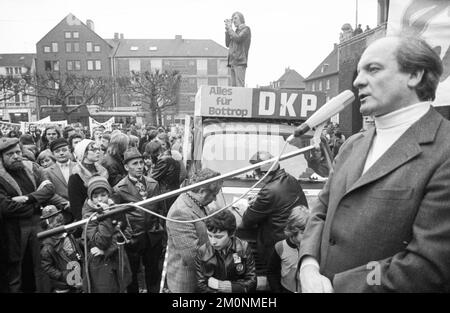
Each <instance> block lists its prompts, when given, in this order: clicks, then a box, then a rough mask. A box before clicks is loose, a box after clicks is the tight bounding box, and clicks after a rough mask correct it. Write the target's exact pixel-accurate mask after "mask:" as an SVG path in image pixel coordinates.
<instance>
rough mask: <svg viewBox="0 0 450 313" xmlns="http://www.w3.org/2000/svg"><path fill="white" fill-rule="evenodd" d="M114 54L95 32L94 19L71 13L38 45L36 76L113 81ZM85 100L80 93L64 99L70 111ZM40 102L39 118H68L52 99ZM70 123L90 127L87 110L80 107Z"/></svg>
mask: <svg viewBox="0 0 450 313" xmlns="http://www.w3.org/2000/svg"><path fill="white" fill-rule="evenodd" d="M112 52H113V47H112V46H111V45H109V43H108V42H107V41H105V40H104V39H103V38H101V37H100V36H99V35H98V34H97V33H95V31H94V23H93V22H92V21H91V20H87V21H86V23H83V22H81V21H80V20H79V19H78V18H77V17H75V16H74V15H73V14H69V15H67V16H66V17H65V18H64V19H63V20H62V21H61V22H60V23H58V24H57V25H56V26H55V27H54V28H53V29H52V30H50V31H49V32H48V33H47V34H46V35H45V36H44V37H43V38H42V39H41V40H39V41H38V43H37V44H36V76H37V77H48V75H53V77H55V78H56V79H55V80H63V79H64V77H65V75H71V74H74V75H76V76H79V77H83V76H84V77H105V78H110V77H111V75H112V71H111V54H112ZM61 84H63V82H61ZM84 100H85V99H83V96H82V95H81V94H76V93H75V94H73V95H70V96H67V97H65V99H64V101H65V103H66V105H67V107H68V108H69V109H70V108H76V107H77V106H78V105H80V104H82V103H84V102H85V101H84ZM38 102H39V108H40V112H39V113H40V114H39V115H40V116H39V118H41V119H42V118H45V117H47V116H51V118H52V120H65V119H66V118H67V116H66V115H65V114H64V113H63V112H61V108H60V107H59V105H57V104H56V103H55V101H53V100H52V99H51V98H50V97H43V96H39V97H38ZM103 105H105V106H111V105H112V100H105V103H104V104H103ZM69 121H70V122H72V121H80V122H82V123H83V124H85V125H87V123H88V111H87V108H86V107H85V106H82V107H79V109H78V110H76V111H74V112H73V113H71V114H70V116H69Z"/></svg>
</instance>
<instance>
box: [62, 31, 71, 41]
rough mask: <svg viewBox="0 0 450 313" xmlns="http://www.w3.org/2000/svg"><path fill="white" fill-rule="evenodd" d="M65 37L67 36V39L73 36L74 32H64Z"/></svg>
mask: <svg viewBox="0 0 450 313" xmlns="http://www.w3.org/2000/svg"><path fill="white" fill-rule="evenodd" d="M64 38H66V39H70V38H72V33H71V32H64Z"/></svg>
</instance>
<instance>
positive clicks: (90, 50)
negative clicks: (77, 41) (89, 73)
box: [86, 41, 92, 52]
mask: <svg viewBox="0 0 450 313" xmlns="http://www.w3.org/2000/svg"><path fill="white" fill-rule="evenodd" d="M86 52H92V42H90V41H88V42H86Z"/></svg>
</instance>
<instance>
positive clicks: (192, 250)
mask: <svg viewBox="0 0 450 313" xmlns="http://www.w3.org/2000/svg"><path fill="white" fill-rule="evenodd" d="M219 175H220V174H219V173H217V172H215V171H213V170H210V169H208V168H206V169H203V170H201V171H200V172H198V173H197V174H196V175H195V176H194V177H193V179H192V182H191V183H192V184H195V183H198V182H201V181H205V180H208V179H210V178H213V177H216V176H219ZM221 186H222V184H221V182H214V183H211V184H207V185H205V186H202V187H198V188H195V189H193V190H192V191H188V192H187V193H183V194H181V195H180V196H179V197H178V198H177V199H176V201H175V202H174V204H173V205H172V207H171V208H170V210H169V213H168V215H167V217H168V218H171V219H174V220H180V221H191V220H195V219H198V218H202V217H205V216H207V215H208V212H207V209H206V206H207V205H208V204H210V203H211V202H212V201H215V200H216V195H217V194H218V193H219V191H220V188H221ZM167 235H168V236H167V237H168V238H167V241H168V246H167V249H168V259H167V286H168V288H169V290H170V291H171V292H176V293H179V292H195V291H196V289H197V277H196V269H195V262H194V259H195V256H196V254H197V248H198V247H199V246H201V245H203V244H205V243H206V242H207V241H208V234H207V229H206V224H205V221H198V222H195V223H176V222H171V221H167Z"/></svg>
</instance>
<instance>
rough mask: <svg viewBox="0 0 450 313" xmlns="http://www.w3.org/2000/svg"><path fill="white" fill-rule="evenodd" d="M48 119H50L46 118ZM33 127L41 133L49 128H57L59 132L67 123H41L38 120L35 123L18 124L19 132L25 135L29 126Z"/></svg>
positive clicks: (46, 121)
mask: <svg viewBox="0 0 450 313" xmlns="http://www.w3.org/2000/svg"><path fill="white" fill-rule="evenodd" d="M48 119H50V118H48ZM31 125H34V126H36V128H38V129H40V130H41V131H42V132H43V131H44V130H45V129H46V128H47V127H50V126H56V127H58V128H59V129H60V130H62V129H63V128H64V127H66V126H67V121H66V120H64V121H48V120H45V121H42V120H39V121H37V122H20V131H21V132H22V133H23V134H25V133H26V132H28V130H29V129H30V126H31Z"/></svg>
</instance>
